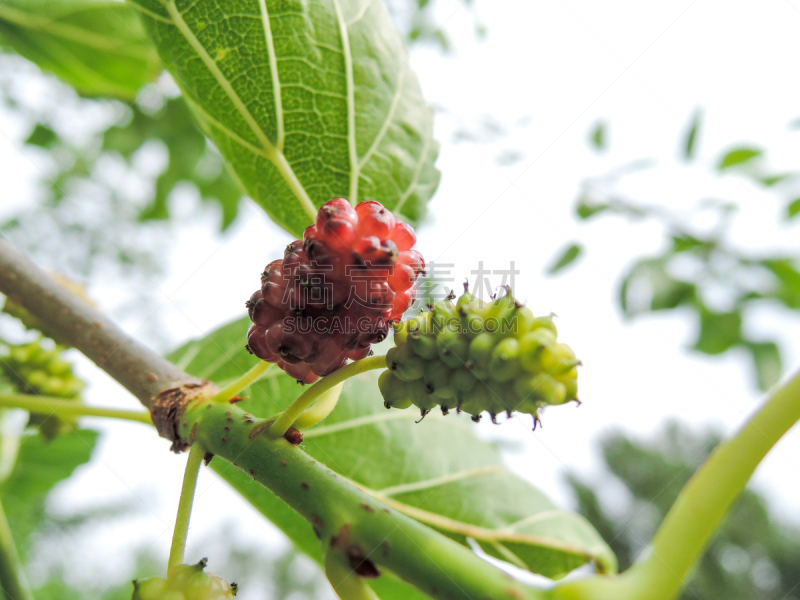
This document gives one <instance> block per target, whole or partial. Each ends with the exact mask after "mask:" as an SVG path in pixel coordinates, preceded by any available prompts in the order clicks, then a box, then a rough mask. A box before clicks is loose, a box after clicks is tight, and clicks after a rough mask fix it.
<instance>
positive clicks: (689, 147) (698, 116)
mask: <svg viewBox="0 0 800 600" xmlns="http://www.w3.org/2000/svg"><path fill="white" fill-rule="evenodd" d="M702 121H703V113H702V112H701V111H699V110H697V111H695V113H694V115H693V116H692V120H691V122H690V124H689V130H688V131H687V132H686V139H685V141H684V143H683V157H684V158H685V159H686V160H687V161H689V160H692V159H694V153H695V145H696V143H697V133H698V131H699V130H700V125H701V123H702Z"/></svg>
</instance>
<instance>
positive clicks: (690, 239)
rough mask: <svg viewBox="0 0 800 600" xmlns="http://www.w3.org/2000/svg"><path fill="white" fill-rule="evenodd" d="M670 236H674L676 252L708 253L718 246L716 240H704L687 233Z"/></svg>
mask: <svg viewBox="0 0 800 600" xmlns="http://www.w3.org/2000/svg"><path fill="white" fill-rule="evenodd" d="M670 237H671V238H672V251H673V252H676V253H677V252H697V251H702V253H708V252H711V251H712V250H713V249H714V248H715V247H716V246H717V244H716V242H715V241H709V240H703V239H700V238H698V237H695V236H693V235H689V234H686V233H684V234H680V235H672V236H670Z"/></svg>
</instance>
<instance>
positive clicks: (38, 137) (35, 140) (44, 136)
mask: <svg viewBox="0 0 800 600" xmlns="http://www.w3.org/2000/svg"><path fill="white" fill-rule="evenodd" d="M57 142H58V135H57V134H56V132H55V131H53V130H52V129H50V128H49V127H48V126H47V125H42V124H41V123H37V124H36V127H34V128H33V131H31V134H30V135H29V136H28V139H27V140H25V143H26V144H30V145H31V146H39V147H40V148H52V147H53V146H54V145H55V144H56V143H57Z"/></svg>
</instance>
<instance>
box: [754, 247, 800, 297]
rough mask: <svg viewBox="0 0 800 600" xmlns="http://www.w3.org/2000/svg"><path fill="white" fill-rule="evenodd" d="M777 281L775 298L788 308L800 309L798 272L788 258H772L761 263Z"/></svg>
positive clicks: (799, 276) (799, 278) (799, 274)
mask: <svg viewBox="0 0 800 600" xmlns="http://www.w3.org/2000/svg"><path fill="white" fill-rule="evenodd" d="M760 264H762V265H763V266H764V267H766V268H767V269H769V270H770V271H771V272H772V274H773V275H775V277H776V278H777V280H778V287H777V290H776V291H775V294H774V296H775V298H777V299H778V300H780V301H781V302H783V304H785V305H786V306H787V307H788V308H792V309H798V308H800V271H798V269H797V267H795V262H794V261H793V260H792V259H789V258H774V259H767V260H763V261H761V263H760Z"/></svg>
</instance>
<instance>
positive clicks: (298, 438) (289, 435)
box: [283, 427, 303, 446]
mask: <svg viewBox="0 0 800 600" xmlns="http://www.w3.org/2000/svg"><path fill="white" fill-rule="evenodd" d="M283 437H284V438H285V439H286V441H287V442H289V443H290V444H292V446H299V445H300V444H302V443H303V434H302V433H300V432H299V431H297V429H295V428H294V427H289V429H287V430H286V433H284V434H283Z"/></svg>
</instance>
